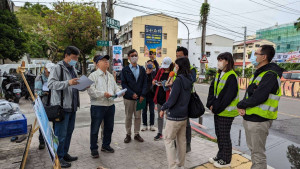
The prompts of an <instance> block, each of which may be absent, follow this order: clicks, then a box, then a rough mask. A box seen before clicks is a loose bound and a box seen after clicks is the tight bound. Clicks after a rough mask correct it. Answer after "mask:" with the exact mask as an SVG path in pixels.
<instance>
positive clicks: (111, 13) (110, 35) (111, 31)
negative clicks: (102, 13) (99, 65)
mask: <svg viewBox="0 0 300 169" xmlns="http://www.w3.org/2000/svg"><path fill="white" fill-rule="evenodd" d="M106 16H108V17H110V18H113V17H114V11H113V2H112V0H107V15H106ZM107 32H108V33H107V38H108V41H112V42H113V34H114V29H112V28H107ZM107 54H108V55H109V72H110V73H112V71H113V66H112V60H113V53H112V46H109V47H108V53H107Z"/></svg>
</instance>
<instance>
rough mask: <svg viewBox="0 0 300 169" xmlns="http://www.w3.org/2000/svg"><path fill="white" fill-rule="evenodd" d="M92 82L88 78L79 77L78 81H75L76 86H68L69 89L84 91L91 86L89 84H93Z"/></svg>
mask: <svg viewBox="0 0 300 169" xmlns="http://www.w3.org/2000/svg"><path fill="white" fill-rule="evenodd" d="M93 83H94V82H93V81H91V80H90V79H89V78H87V77H86V76H84V75H83V76H81V77H80V78H79V79H78V80H77V84H76V85H73V86H70V87H71V88H74V89H78V90H84V89H86V88H87V87H89V86H91V84H93Z"/></svg>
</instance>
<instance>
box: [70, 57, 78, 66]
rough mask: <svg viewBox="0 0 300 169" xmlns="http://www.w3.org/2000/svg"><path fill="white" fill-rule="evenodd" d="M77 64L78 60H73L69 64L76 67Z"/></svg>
mask: <svg viewBox="0 0 300 169" xmlns="http://www.w3.org/2000/svg"><path fill="white" fill-rule="evenodd" d="M76 63H77V61H76V60H73V59H71V61H70V62H69V65H70V66H75V65H76Z"/></svg>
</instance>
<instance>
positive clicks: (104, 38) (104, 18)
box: [101, 2, 106, 54]
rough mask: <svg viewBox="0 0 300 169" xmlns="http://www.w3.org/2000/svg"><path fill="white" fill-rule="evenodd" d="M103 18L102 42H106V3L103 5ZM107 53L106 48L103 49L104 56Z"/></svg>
mask: <svg viewBox="0 0 300 169" xmlns="http://www.w3.org/2000/svg"><path fill="white" fill-rule="evenodd" d="M101 17H102V40H103V41H106V8H105V3H104V2H102V3H101ZM104 52H106V47H105V46H103V47H102V54H104Z"/></svg>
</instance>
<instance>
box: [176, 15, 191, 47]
mask: <svg viewBox="0 0 300 169" xmlns="http://www.w3.org/2000/svg"><path fill="white" fill-rule="evenodd" d="M175 19H177V20H178V21H179V22H181V23H182V24H183V25H184V26H185V27H186V29H187V31H188V43H187V49H188V50H189V45H190V30H189V28H188V27H187V26H186V24H185V23H184V22H182V21H181V20H180V19H179V18H175Z"/></svg>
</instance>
